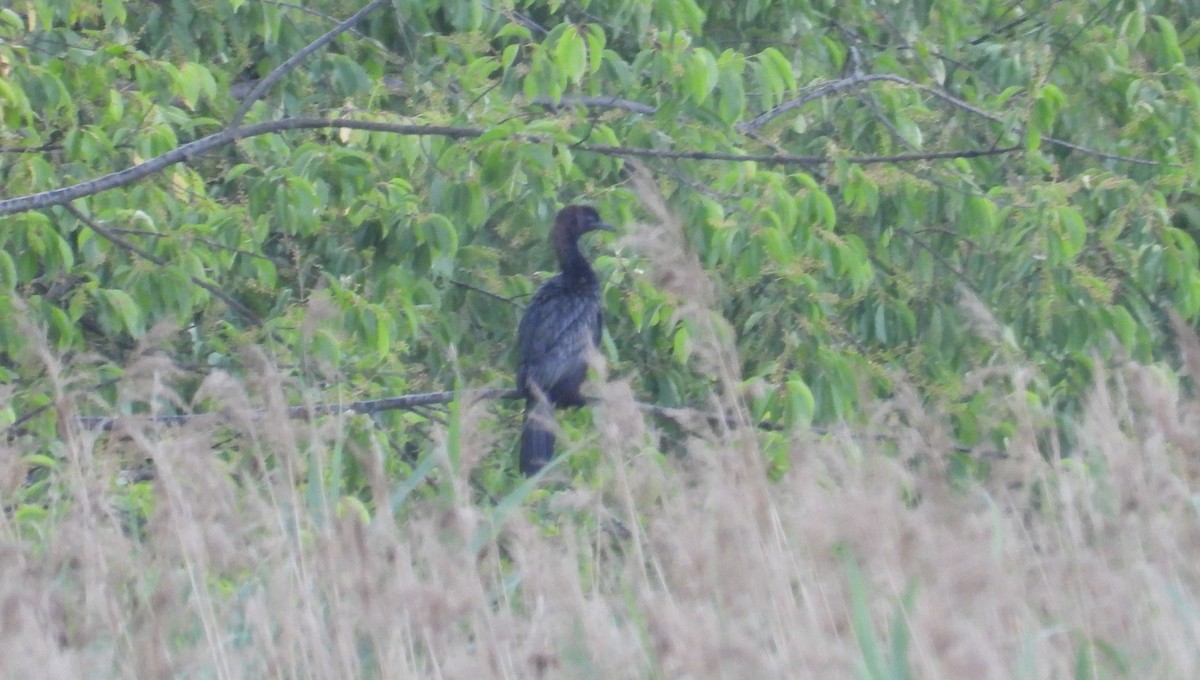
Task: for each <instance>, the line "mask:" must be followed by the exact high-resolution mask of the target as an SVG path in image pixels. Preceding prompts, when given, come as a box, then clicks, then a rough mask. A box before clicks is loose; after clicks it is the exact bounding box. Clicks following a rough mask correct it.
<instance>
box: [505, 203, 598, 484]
mask: <svg viewBox="0 0 1200 680" xmlns="http://www.w3.org/2000/svg"><path fill="white" fill-rule="evenodd" d="M599 229H603V230H606V231H612V230H613V228H612V226H610V225H608V224H605V223H604V222H603V221H602V220H601V219H600V213H598V212H596V209H595V208H593V207H591V206H586V205H569V206H567V207H565V208H563V209H562V210H560V211H559V212H558V216H557V217H555V218H554V228H553V229H552V230H551V232H550V239H551V241H552V242H553V243H554V252H555V253H556V254H557V255H558V267H559V273H558V274H557V275H555V276H554V277H553V278H551V279H550V280H549V281H547V282H546V283H544V284H542V287H541V288H539V289H538V290H537V292H536V293H534V294H533V299H532V300H531V301H530V302H529V307H527V308H526V309H525V315H524V316H523V317H521V323H520V325H519V326H517V389H519V390H520V391H521V394H522V395H523V396H524V397H525V422H524V425H523V427H522V430H521V472H523V473H524V474H526V475H532V474H534V473H536V472H537V471H538V470H541V469H542V467H543V466H544V465H546V463H549V462H550V458H552V457H553V456H554V431H553V427H554V409H556V408H573V407H578V406H583V405H584V402H585V401H586V400H585V399H584V397H583V395H582V394H580V393H579V388H580V387H581V386H582V385H583V381H584V379H585V378H587V368H588V364H587V355H588V352H589V351H590V350H591V348H593V347H596V346H598V345H599V344H600V326H601V324H602V323H603V312H602V311H601V309H600V284H599V282H598V281H597V280H596V272H594V271H592V266H591V265H590V264H589V263H588V261H587V259H586V258H584V256H583V253H581V252H579V237H580V236H582V235H584V234H586V233H588V232H589V231H596V230H599Z"/></svg>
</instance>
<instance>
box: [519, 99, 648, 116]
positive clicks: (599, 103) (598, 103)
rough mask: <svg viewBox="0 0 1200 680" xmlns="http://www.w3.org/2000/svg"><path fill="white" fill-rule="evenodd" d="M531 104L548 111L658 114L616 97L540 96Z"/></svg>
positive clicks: (646, 107) (645, 106)
mask: <svg viewBox="0 0 1200 680" xmlns="http://www.w3.org/2000/svg"><path fill="white" fill-rule="evenodd" d="M531 101H532V103H534V104H537V105H538V106H545V107H546V108H548V109H551V110H555V109H562V108H567V107H570V106H581V107H585V108H592V109H622V110H625V111H630V112H632V113H641V114H645V115H647V116H653V115H654V114H655V113H658V108H657V107H654V106H650V105H649V104H643V103H641V102H635V101H630V100H628V99H618V98H616V97H608V96H602V97H572V96H566V97H563V98H561V99H558V100H555V99H554V98H553V97H547V96H545V95H541V96H538V97H534V98H533V99H532V100H531Z"/></svg>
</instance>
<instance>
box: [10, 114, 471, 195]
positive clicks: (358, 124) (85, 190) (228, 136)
mask: <svg viewBox="0 0 1200 680" xmlns="http://www.w3.org/2000/svg"><path fill="white" fill-rule="evenodd" d="M342 127H345V128H353V129H356V130H374V131H381V132H394V133H397V134H409V135H432V136H439V137H450V138H452V139H462V138H467V137H478V136H480V135H482V134H483V132H482V131H481V130H474V129H471V128H455V127H446V126H440V125H431V126H424V125H400V124H395V123H380V122H375V121H363V120H359V121H355V120H349V119H325V118H285V119H283V120H273V121H268V122H266V123H259V124H257V125H251V126H248V127H245V128H241V129H240V130H228V129H226V130H222V131H221V132H218V133H216V134H213V135H209V136H208V137H203V138H201V139H197V140H196V141H194V142H189V143H187V144H184V145H183V146H181V147H178V148H175V149H172V150H170V151H168V152H166V153H164V154H163V155H161V156H156V157H155V158H151V159H150V160H148V161H146V162H144V163H139V164H137V165H135V166H133V167H132V168H126V169H124V170H119V171H117V172H114V173H111V174H108V175H104V176H103V177H97V178H96V179H89V180H85V181H83V182H79V183H78V184H72V185H70V186H67V187H62V188H59V189H51V190H50V191H43V192H41V193H38V194H30V195H28V196H18V197H17V198H9V199H5V200H0V216H4V215H12V214H15V213H21V212H27V211H29V210H38V209H41V208H48V207H50V206H54V205H63V204H64V203H69V202H71V201H74V200H75V199H77V198H83V197H84V196H91V195H93V194H98V193H100V192H102V191H108V190H110V189H115V188H117V187H121V186H124V185H126V184H132V183H133V182H137V181H139V180H142V179H145V178H146V177H149V176H150V175H153V174H156V173H158V172H160V171H162V170H164V169H165V168H168V167H170V166H172V165H175V164H176V163H182V162H185V161H190V160H192V159H194V158H197V157H199V156H202V155H204V154H206V153H208V152H209V151H212V150H213V149H218V148H220V147H223V146H227V145H229V144H232V143H233V142H235V141H237V140H238V139H244V138H247V137H257V136H259V135H266V134H273V133H276V132H283V131H285V130H301V129H319V128H342Z"/></svg>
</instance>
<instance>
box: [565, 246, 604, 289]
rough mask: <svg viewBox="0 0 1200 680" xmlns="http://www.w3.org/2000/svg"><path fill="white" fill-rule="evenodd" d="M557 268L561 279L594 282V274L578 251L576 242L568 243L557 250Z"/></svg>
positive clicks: (589, 264)
mask: <svg viewBox="0 0 1200 680" xmlns="http://www.w3.org/2000/svg"><path fill="white" fill-rule="evenodd" d="M558 267H559V270H560V271H562V274H563V278H565V279H568V280H572V281H595V280H596V272H594V271H592V265H591V263H589V262H588V261H587V258H586V257H584V256H583V253H582V252H580V250H579V244H578V243H577V242H568V243H565V244H563V247H561V248H559V249H558Z"/></svg>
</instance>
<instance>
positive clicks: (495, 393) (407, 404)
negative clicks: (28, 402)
mask: <svg viewBox="0 0 1200 680" xmlns="http://www.w3.org/2000/svg"><path fill="white" fill-rule="evenodd" d="M519 398H521V393H520V392H518V391H517V390H515V389H501V388H494V389H486V390H464V391H462V392H455V391H453V390H448V391H445V392H421V393H417V394H406V395H403V396H399V397H387V398H385V399H371V400H368V401H352V402H349V403H346V404H314V405H311V406H292V407H291V408H289V409H288V410H287V413H288V417H290V418H310V417H312V416H321V415H336V414H339V413H358V414H363V415H369V414H372V413H382V412H384V411H401V410H412V409H415V408H419V407H421V406H430V405H434V404H449V403H451V402H453V401H454V400H456V399H463V400H470V401H480V400H487V399H519ZM215 415H217V414H214V413H197V414H193V415H178V416H148V417H142V416H122V417H117V418H114V417H111V416H97V417H81V418H76V419H75V420H76V422H78V423H79V424H80V426H82V427H84V428H87V429H89V430H111V429H112V428H113V425H114V424H115V423H117V422H118V421H122V420H126V421H136V422H150V423H155V424H159V425H183V424H186V423H189V422H192V421H195V420H198V419H201V418H212V417H214V416H215ZM255 416H256V417H258V418H262V417H265V416H266V413H265V412H263V411H259V412H256V413H255Z"/></svg>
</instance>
